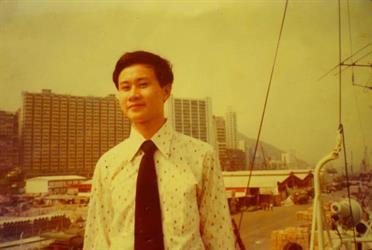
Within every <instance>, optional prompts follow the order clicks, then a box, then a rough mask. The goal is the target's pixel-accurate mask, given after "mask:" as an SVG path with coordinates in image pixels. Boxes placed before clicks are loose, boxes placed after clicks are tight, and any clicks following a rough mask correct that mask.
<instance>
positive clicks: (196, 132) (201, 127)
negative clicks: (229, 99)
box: [165, 96, 215, 146]
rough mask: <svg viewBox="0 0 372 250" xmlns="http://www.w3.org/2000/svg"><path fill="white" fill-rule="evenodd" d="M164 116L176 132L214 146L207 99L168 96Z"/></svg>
mask: <svg viewBox="0 0 372 250" xmlns="http://www.w3.org/2000/svg"><path fill="white" fill-rule="evenodd" d="M165 115H166V117H167V118H168V119H169V121H170V122H171V124H172V126H173V128H174V129H175V130H176V131H178V132H181V133H183V134H185V135H189V136H192V137H194V138H197V139H200V140H202V141H205V142H208V143H210V144H211V145H213V146H215V140H214V132H213V128H212V101H211V99H210V98H209V97H207V98H204V99H196V98H195V99H193V98H175V97H173V96H170V98H169V99H168V101H167V104H166V111H165Z"/></svg>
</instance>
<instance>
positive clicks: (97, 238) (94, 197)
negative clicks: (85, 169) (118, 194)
mask: <svg viewBox="0 0 372 250" xmlns="http://www.w3.org/2000/svg"><path fill="white" fill-rule="evenodd" d="M102 167H105V166H102V163H101V162H100V161H98V163H97V165H96V168H95V170H94V174H93V179H92V190H91V195H90V200H89V205H88V215H87V220H86V224H85V236H84V248H83V249H84V250H101V249H109V245H110V242H109V231H108V229H109V227H108V218H109V215H110V211H109V204H110V203H108V200H107V198H108V195H107V192H105V186H104V185H103V183H104V179H103V176H102Z"/></svg>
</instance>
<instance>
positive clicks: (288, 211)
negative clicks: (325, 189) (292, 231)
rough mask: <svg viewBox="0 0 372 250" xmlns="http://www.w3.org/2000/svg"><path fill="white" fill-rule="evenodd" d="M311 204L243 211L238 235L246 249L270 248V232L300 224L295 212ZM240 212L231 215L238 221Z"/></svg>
mask: <svg viewBox="0 0 372 250" xmlns="http://www.w3.org/2000/svg"><path fill="white" fill-rule="evenodd" d="M310 206H311V204H306V205H291V206H281V207H274V209H273V210H269V211H268V210H257V211H254V212H244V214H243V220H242V224H241V228H240V235H241V238H242V240H243V242H244V245H245V247H246V249H252V250H269V249H271V232H272V231H274V230H278V229H284V228H286V227H290V226H300V225H301V224H303V222H302V221H297V220H296V212H297V211H301V210H306V209H307V208H308V207H310ZM239 217H240V214H236V215H234V216H233V218H234V219H235V221H236V222H237V223H238V222H239Z"/></svg>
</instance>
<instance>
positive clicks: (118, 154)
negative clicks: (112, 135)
mask: <svg viewBox="0 0 372 250" xmlns="http://www.w3.org/2000/svg"><path fill="white" fill-rule="evenodd" d="M128 146H129V143H128V140H127V139H124V140H123V141H121V142H120V143H118V144H116V145H115V146H114V147H112V148H110V149H109V150H107V151H106V152H105V153H103V154H102V156H101V157H100V158H99V159H98V161H97V165H96V169H97V168H102V167H103V166H106V167H107V166H110V165H114V164H115V163H116V162H117V161H122V160H123V158H125V157H124V156H125V152H127V151H128V150H127V149H128Z"/></svg>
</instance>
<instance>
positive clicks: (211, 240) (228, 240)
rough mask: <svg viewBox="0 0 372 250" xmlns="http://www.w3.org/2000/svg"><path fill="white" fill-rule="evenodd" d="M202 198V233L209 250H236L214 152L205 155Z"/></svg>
mask: <svg viewBox="0 0 372 250" xmlns="http://www.w3.org/2000/svg"><path fill="white" fill-rule="evenodd" d="M199 198H200V207H199V213H200V232H201V236H202V238H203V242H204V245H205V247H206V249H208V250H217V249H224V250H226V249H228V250H232V249H235V247H234V243H235V242H234V234H233V230H232V221H231V216H230V211H229V208H228V204H227V199H226V195H225V186H224V182H223V178H222V172H221V168H220V165H219V162H218V161H217V160H216V154H215V152H214V150H212V149H211V150H209V151H207V153H206V154H205V157H204V161H203V177H202V191H201V197H199Z"/></svg>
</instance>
